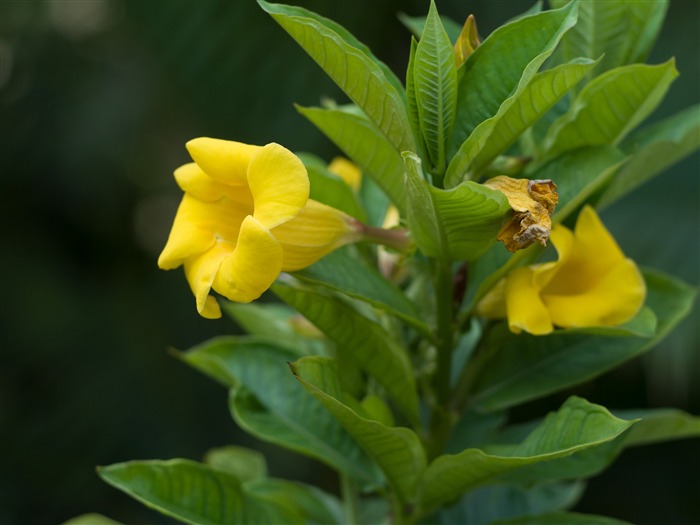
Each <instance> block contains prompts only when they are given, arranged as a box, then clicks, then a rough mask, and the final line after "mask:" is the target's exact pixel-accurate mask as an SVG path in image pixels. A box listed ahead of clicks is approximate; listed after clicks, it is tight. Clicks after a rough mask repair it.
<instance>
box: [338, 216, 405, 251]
mask: <svg viewBox="0 0 700 525" xmlns="http://www.w3.org/2000/svg"><path fill="white" fill-rule="evenodd" d="M351 224H352V227H353V229H354V230H355V231H356V232H357V233H358V234H359V235H360V239H361V240H363V241H367V242H373V243H376V244H383V245H384V246H388V247H389V248H393V249H394V250H396V251H399V252H407V251H409V250H410V249H411V248H413V239H411V235H410V233H409V231H408V230H407V229H405V228H390V229H384V228H377V227H375V226H370V225H369V224H365V223H363V222H360V221H358V220H357V219H351Z"/></svg>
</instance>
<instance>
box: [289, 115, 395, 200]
mask: <svg viewBox="0 0 700 525" xmlns="http://www.w3.org/2000/svg"><path fill="white" fill-rule="evenodd" d="M297 110H298V111H299V113H301V114H302V115H304V116H305V117H306V118H307V119H309V120H310V121H311V122H312V123H313V124H314V125H315V126H316V127H317V128H318V129H320V130H321V131H322V132H323V133H324V134H326V135H327V136H328V137H329V138H330V139H331V140H332V141H333V142H334V143H335V144H336V146H338V147H339V148H340V149H341V150H342V151H343V153H345V155H347V156H348V157H349V158H350V159H352V161H353V162H354V163H355V164H357V165H358V166H360V168H362V171H363V173H364V174H366V175H367V176H369V177H371V178H372V179H373V180H374V181H375V182H376V183H377V185H378V186H379V187H380V188H381V189H382V190H383V191H384V193H386V194H387V195H388V196H389V198H390V199H391V200H392V202H393V203H394V204H395V205H396V207H397V208H398V209H399V210H403V208H404V205H405V199H406V197H405V189H404V187H403V170H404V167H403V161H402V160H401V156H400V155H399V154H398V153H397V151H396V149H395V148H394V147H393V146H392V145H391V144H390V143H389V142H387V139H386V138H385V137H384V136H383V135H382V133H381V132H380V131H379V130H378V129H377V127H376V126H375V125H374V124H372V122H370V121H369V120H368V119H367V118H365V117H364V116H362V115H357V114H353V113H349V112H347V111H343V110H340V109H321V108H303V107H299V106H297Z"/></svg>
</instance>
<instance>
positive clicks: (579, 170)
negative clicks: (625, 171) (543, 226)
mask: <svg viewBox="0 0 700 525" xmlns="http://www.w3.org/2000/svg"><path fill="white" fill-rule="evenodd" d="M624 161H625V155H624V154H623V153H622V152H621V151H620V150H619V149H618V148H616V147H614V146H591V147H584V148H580V149H576V150H573V151H568V152H566V153H564V154H563V155H561V156H559V157H557V158H556V159H553V160H551V161H549V162H548V163H547V164H545V165H544V166H542V167H541V168H540V169H538V170H537V171H534V172H532V173H528V178H533V179H551V180H552V181H554V183H555V184H556V185H557V194H558V195H559V203H558V204H557V207H556V209H555V210H554V216H553V220H554V221H555V222H561V221H563V220H565V219H566V218H567V217H568V216H569V215H571V213H573V212H574V211H576V210H577V209H579V208H580V207H581V206H582V205H583V204H585V203H586V202H587V201H588V200H589V199H591V198H592V196H593V195H594V194H595V192H596V191H598V190H600V189H601V188H602V187H604V186H605V185H606V184H607V183H608V182H610V180H611V179H612V178H613V177H614V176H615V173H616V172H617V170H618V168H619V167H620V166H621V165H622V163H623V162H624Z"/></svg>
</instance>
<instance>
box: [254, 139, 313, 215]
mask: <svg viewBox="0 0 700 525" xmlns="http://www.w3.org/2000/svg"><path fill="white" fill-rule="evenodd" d="M248 185H249V186H250V191H251V193H252V194H253V199H254V201H255V212H254V214H253V216H254V217H255V218H256V219H257V220H258V221H260V223H261V224H262V225H264V226H266V227H267V228H273V227H275V226H277V225H278V224H282V223H283V222H286V221H288V220H289V219H291V218H292V217H294V216H295V215H296V214H297V213H299V210H301V209H302V208H303V207H304V205H305V204H306V201H307V200H308V198H309V176H308V174H307V172H306V168H305V167H304V164H303V163H302V162H301V160H299V158H298V157H297V156H296V155H294V154H293V153H292V152H291V151H289V150H288V149H286V148H283V147H282V146H280V145H279V144H275V143H272V144H268V145H267V146H264V147H263V148H261V149H260V151H259V152H258V153H257V154H256V155H255V156H254V157H253V158H252V160H251V161H250V166H249V168H248Z"/></svg>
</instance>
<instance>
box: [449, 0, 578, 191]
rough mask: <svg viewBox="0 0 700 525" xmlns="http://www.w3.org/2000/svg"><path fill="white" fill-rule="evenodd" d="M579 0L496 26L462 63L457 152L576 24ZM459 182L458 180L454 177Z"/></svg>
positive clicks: (454, 142) (454, 144)
mask: <svg viewBox="0 0 700 525" xmlns="http://www.w3.org/2000/svg"><path fill="white" fill-rule="evenodd" d="M577 9H578V2H576V1H574V2H571V3H570V4H569V5H567V6H566V7H563V8H562V9H556V10H551V11H545V12H542V13H538V14H535V15H531V16H526V17H524V18H520V19H519V20H516V21H514V22H511V23H509V24H506V25H504V26H501V27H499V28H498V29H496V30H495V31H494V32H493V33H491V35H489V37H488V38H487V39H486V40H484V42H483V43H482V44H481V45H480V46H479V47H478V48H477V49H476V51H474V53H473V54H472V55H471V56H470V57H469V59H468V60H467V61H466V62H465V63H464V65H463V66H462V69H463V71H464V74H463V75H462V77H461V79H460V81H459V92H458V98H457V116H456V120H455V126H454V132H453V136H452V148H451V150H452V151H453V152H456V151H457V150H458V149H459V147H460V146H461V145H462V142H464V141H465V140H466V139H467V137H469V135H471V133H472V132H473V131H474V130H475V129H476V127H477V126H478V125H479V124H480V123H481V122H483V121H485V120H487V119H489V118H491V117H493V116H494V115H496V113H497V112H498V109H499V107H500V106H501V104H502V103H503V102H504V101H505V100H506V99H508V98H509V97H510V96H511V94H512V93H513V92H514V91H515V90H516V88H517V87H518V85H521V86H524V85H526V84H527V83H529V82H530V80H531V79H532V77H533V76H534V75H535V73H537V70H538V69H539V67H540V66H541V65H542V63H543V62H544V61H545V60H546V59H547V57H549V56H550V55H551V54H552V51H554V48H555V47H556V45H557V43H558V42H559V40H560V39H561V37H562V35H563V34H564V33H565V32H566V31H567V30H568V29H569V28H570V27H571V26H573V25H574V24H575V23H576V13H577ZM453 183H456V181H453Z"/></svg>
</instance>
